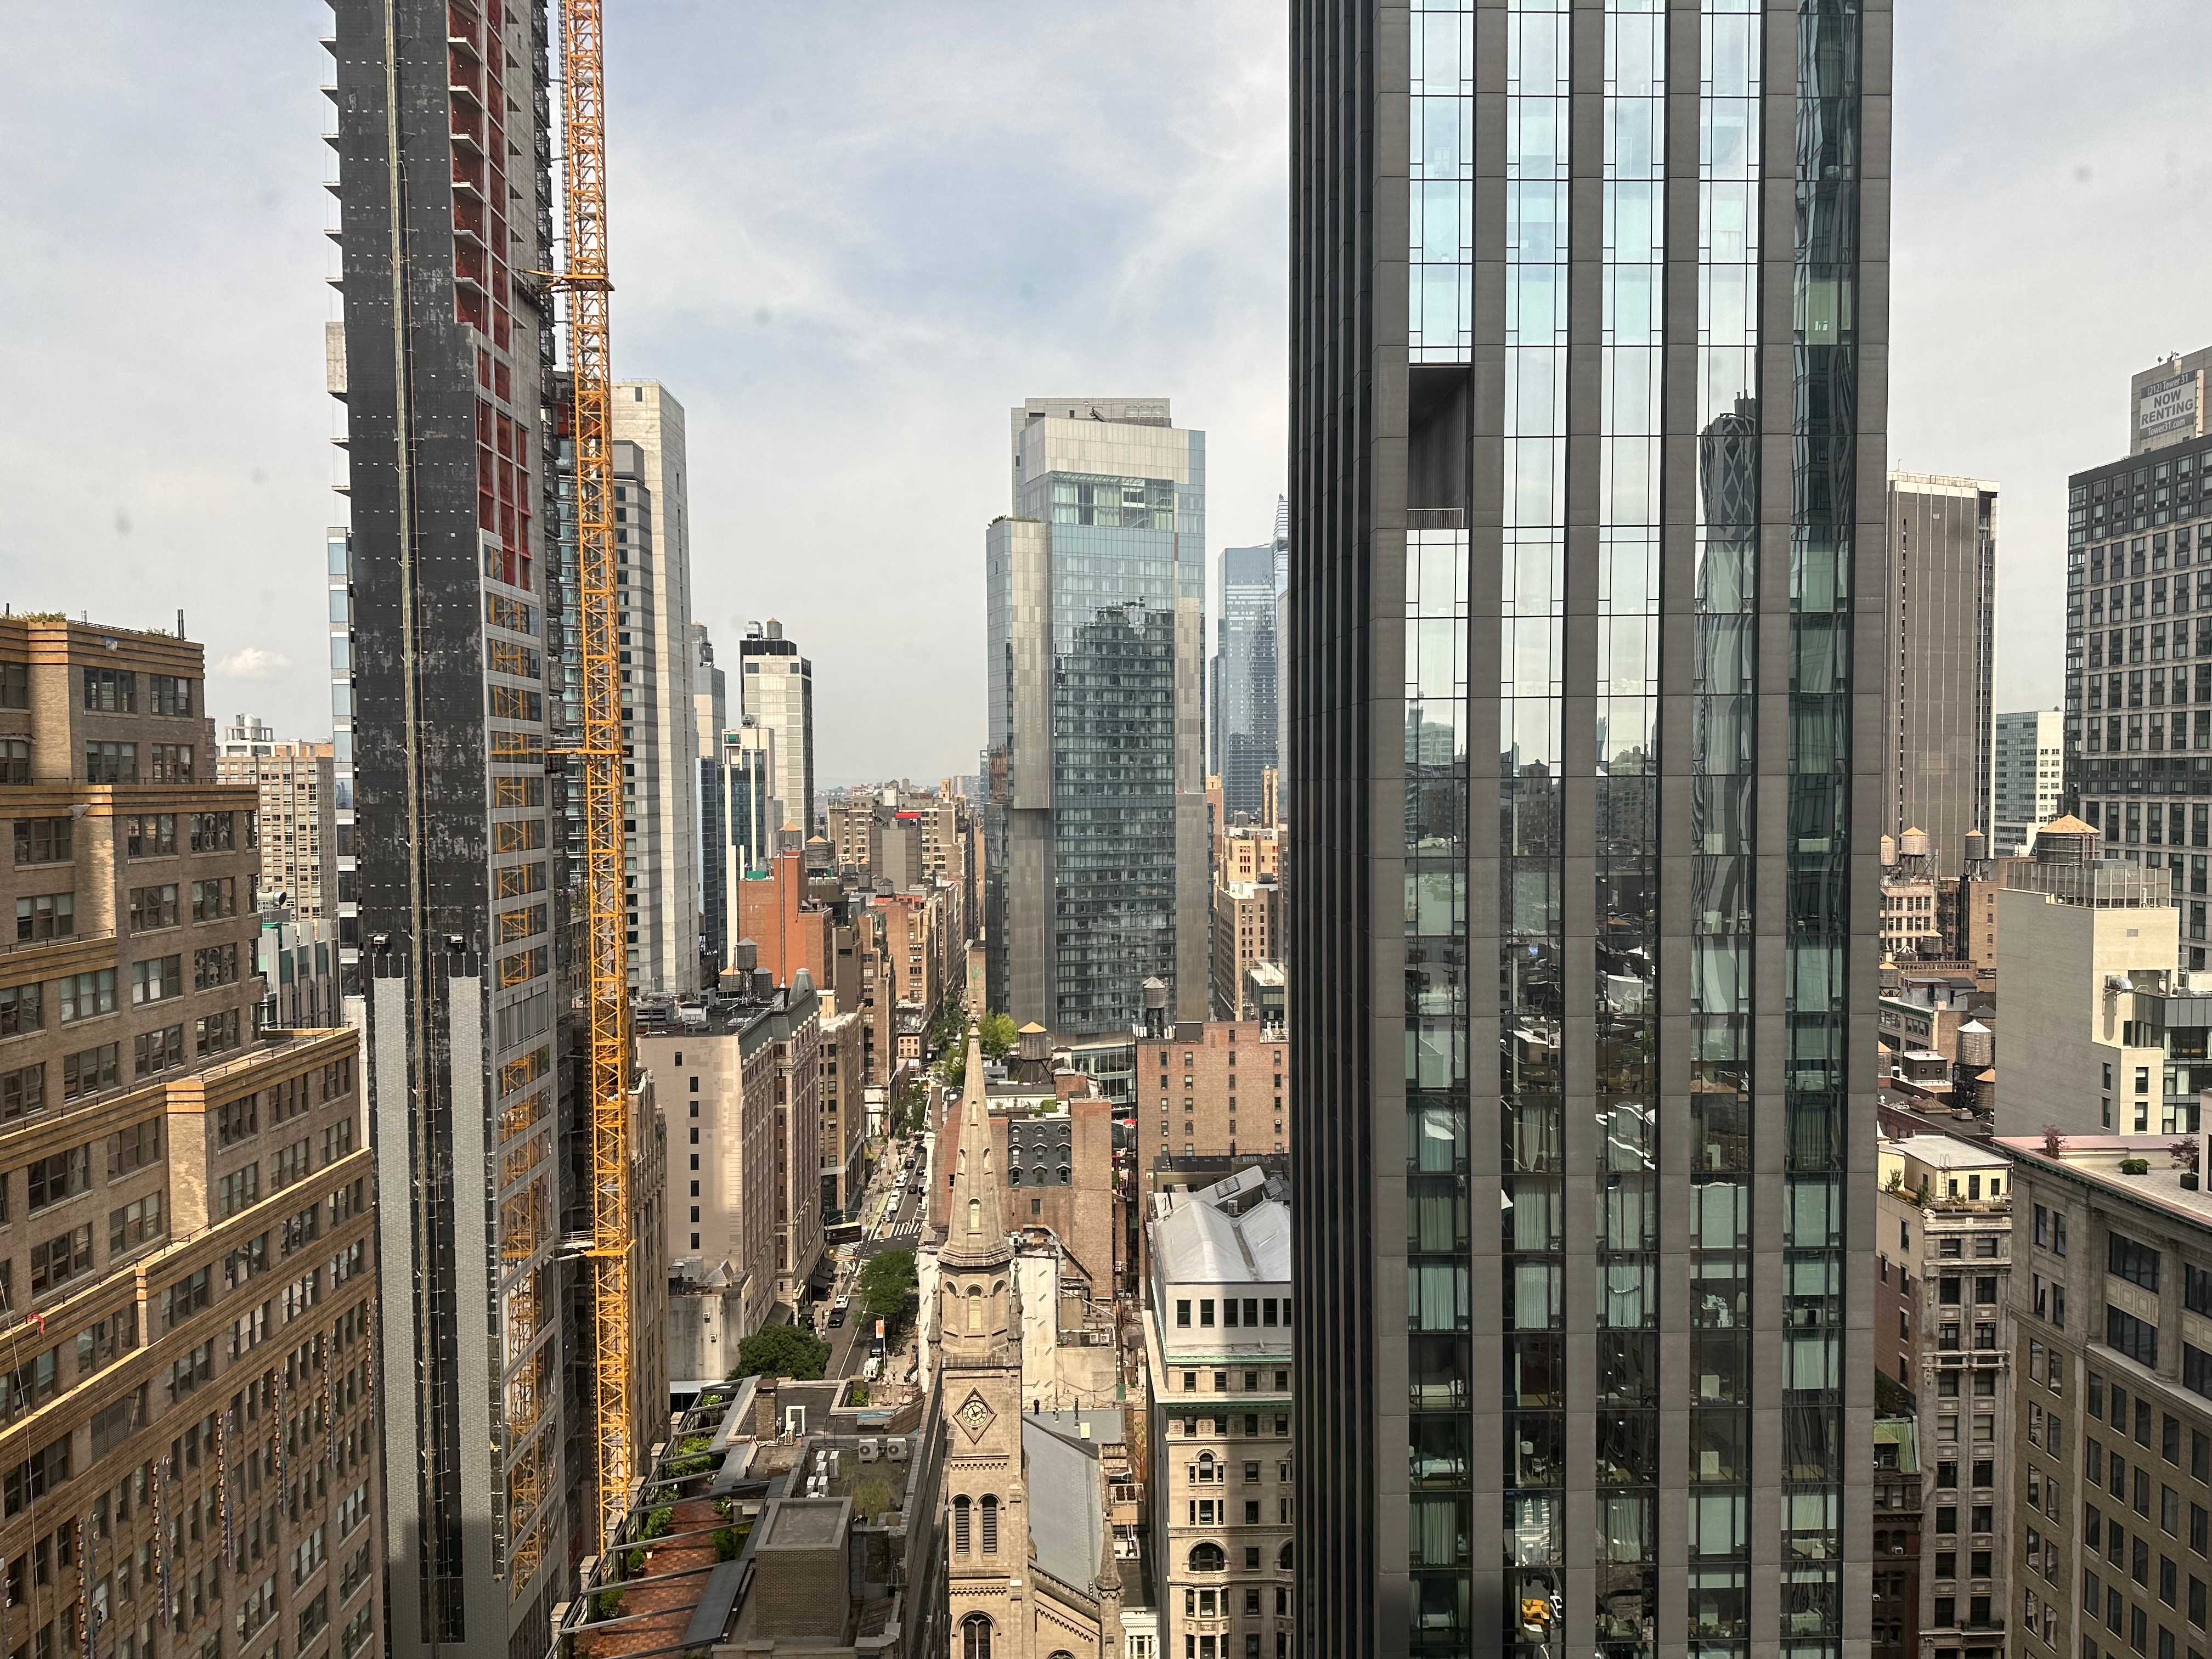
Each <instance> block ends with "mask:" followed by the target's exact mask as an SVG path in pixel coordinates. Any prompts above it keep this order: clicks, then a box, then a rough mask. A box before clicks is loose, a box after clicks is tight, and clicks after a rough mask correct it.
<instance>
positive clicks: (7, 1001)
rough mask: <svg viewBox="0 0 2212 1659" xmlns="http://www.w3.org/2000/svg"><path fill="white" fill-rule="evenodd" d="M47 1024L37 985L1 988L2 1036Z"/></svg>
mask: <svg viewBox="0 0 2212 1659" xmlns="http://www.w3.org/2000/svg"><path fill="white" fill-rule="evenodd" d="M44 1024H46V1019H45V1017H44V1013H43V1012H42V1009H41V1006H40V988H39V987H38V986H36V985H11V986H9V987H7V988H6V989H4V990H0V1036H16V1035H18V1034H19V1033H21V1032H24V1031H35V1030H39V1029H40V1027H41V1026H43V1025H44Z"/></svg>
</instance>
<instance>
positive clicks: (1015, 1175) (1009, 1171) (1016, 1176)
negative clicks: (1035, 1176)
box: [1006, 1164, 1022, 1187]
mask: <svg viewBox="0 0 2212 1659" xmlns="http://www.w3.org/2000/svg"><path fill="white" fill-rule="evenodd" d="M1021 1184H1022V1166H1021V1165H1020V1164H1009V1165H1008V1166H1007V1167H1006V1185H1008V1186H1009V1187H1018V1186H1020V1185H1021Z"/></svg>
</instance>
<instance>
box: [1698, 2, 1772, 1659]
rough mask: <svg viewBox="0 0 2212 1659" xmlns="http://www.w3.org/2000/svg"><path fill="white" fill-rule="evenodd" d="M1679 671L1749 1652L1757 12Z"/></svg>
mask: <svg viewBox="0 0 2212 1659" xmlns="http://www.w3.org/2000/svg"><path fill="white" fill-rule="evenodd" d="M1699 24H1700V39H1699V98H1698V107H1699V136H1698V331H1699V334H1698V338H1699V348H1698V364H1699V384H1698V430H1699V445H1698V451H1699V454H1698V471H1699V478H1698V501H1697V511H1698V519H1697V532H1696V534H1697V571H1696V578H1695V581H1694V584H1693V605H1694V608H1695V615H1694V617H1693V618H1692V626H1693V629H1694V635H1693V637H1694V639H1695V647H1694V651H1695V654H1694V658H1693V661H1692V686H1691V690H1692V704H1691V745H1692V755H1691V757H1690V760H1691V770H1692V793H1691V802H1692V808H1691V810H1692V823H1691V836H1692V849H1691V851H1692V860H1691V864H1692V870H1691V885H1692V901H1691V903H1692V918H1691V922H1692V933H1693V935H1694V937H1693V939H1692V984H1691V987H1690V1009H1691V1043H1692V1060H1691V1067H1692V1075H1691V1082H1690V1087H1691V1100H1690V1106H1691V1115H1690V1133H1691V1135H1692V1143H1691V1147H1690V1158H1689V1164H1690V1170H1691V1183H1692V1184H1691V1191H1690V1200H1691V1214H1690V1242H1691V1250H1690V1278H1691V1283H1690V1297H1689V1302H1690V1324H1691V1339H1690V1340H1691V1349H1692V1353H1691V1364H1690V1374H1691V1379H1692V1387H1691V1394H1690V1399H1691V1412H1690V1469H1689V1478H1690V1498H1689V1513H1690V1537H1689V1541H1688V1542H1689V1571H1688V1575H1687V1576H1688V1589H1689V1600H1688V1609H1689V1629H1688V1631H1687V1632H1686V1637H1687V1639H1688V1641H1689V1644H1690V1646H1691V1650H1692V1653H1693V1654H1694V1655H1697V1656H1699V1659H1723V1656H1734V1655H1736V1654H1740V1653H1742V1652H1745V1651H1747V1650H1748V1645H1749V1641H1750V1638H1751V1634H1752V1632H1751V1626H1750V1594H1751V1592H1750V1573H1749V1559H1750V1556H1749V1538H1748V1527H1749V1520H1750V1515H1749V1510H1750V1486H1751V1473H1752V1471H1751V1463H1750V1451H1751V1412H1750V1407H1751V1405H1752V1397H1751V1335H1750V1325H1751V1256H1750V1251H1749V1246H1750V1243H1751V1237H1750V1231H1751V1203H1750V1186H1749V1178H1750V1171H1751V1167H1752V1124H1753V1109H1752V1097H1751V1061H1752V1054H1751V1020H1750V1014H1751V996H1752V985H1753V973H1754V971H1755V969H1756V966H1757V964H1756V963H1755V962H1754V960H1753V944H1752V927H1753V861H1752V850H1753V848H1752V842H1753V829H1754V825H1753V805H1752V804H1753V771H1754V769H1755V765H1754V763H1755V760H1756V756H1755V753H1754V744H1755V741H1756V730H1757V728H1756V724H1755V717H1754V712H1753V710H1754V701H1755V700H1754V696H1753V690H1754V686H1755V684H1756V675H1757V662H1756V633H1755V627H1756V617H1755V612H1756V611H1757V609H1758V602H1759V592H1758V544H1759V400H1758V396H1757V390H1756V389H1757V386H1758V344H1759V335H1758V318H1759V97H1760V92H1761V85H1760V73H1759V64H1760V54H1761V52H1762V50H1763V46H1762V35H1763V30H1762V27H1761V25H1762V19H1761V17H1760V15H1759V11H1758V9H1757V0H1705V5H1704V7H1703V11H1702V15H1701V16H1700V18H1699Z"/></svg>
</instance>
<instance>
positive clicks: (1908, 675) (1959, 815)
mask: <svg viewBox="0 0 2212 1659" xmlns="http://www.w3.org/2000/svg"><path fill="white" fill-rule="evenodd" d="M1887 528H1888V535H1887V551H1888V559H1889V568H1888V581H1887V586H1886V588H1885V592H1887V594H1888V596H1889V605H1890V606H1891V611H1890V616H1889V639H1888V651H1889V662H1888V664H1887V669H1886V671H1885V672H1884V675H1883V680H1882V693H1883V704H1882V738H1883V752H1882V770H1883V775H1884V778H1885V782H1884V786H1883V788H1884V800H1885V805H1884V809H1883V810H1884V816H1885V818H1886V820H1887V821H1886V822H1885V823H1884V824H1883V826H1882V827H1883V828H1884V829H1886V830H1887V831H1888V832H1889V833H1890V834H1891V835H1893V836H1902V835H1903V834H1904V833H1905V831H1906V830H1907V829H1914V828H1917V829H1922V830H1923V831H1925V832H1926V834H1927V836H1928V841H1929V858H1930V860H1931V862H1932V865H1933V866H1934V870H1935V872H1936V874H1938V875H1941V876H1956V875H1958V874H1959V872H1960V856H1961V854H1960V848H1963V847H1964V846H1965V844H1966V832H1967V831H1968V830H1971V829H1979V830H1982V831H1984V833H1986V832H1987V831H1988V830H1989V829H1990V822H1991V807H1992V805H1993V802H1992V786H1993V771H1992V765H1991V760H1992V755H1991V744H1992V743H1993V742H1994V726H1995V720H1996V705H1995V704H1994V703H1993V702H1991V700H1990V699H1991V692H1990V683H1991V680H1990V677H1991V673H1992V669H1993V665H1994V663H1995V660H1996V597H1997V587H1996V583H1997V487H1996V485H1995V484H1994V483H1989V482H1987V481H1986V480H1984V479H1979V478H1944V477H1929V476H1925V475H1923V474H1920V473H1913V472H1893V473H1891V474H1890V475H1889V514H1888V526H1887ZM2040 821H2041V820H2039V822H2040Z"/></svg>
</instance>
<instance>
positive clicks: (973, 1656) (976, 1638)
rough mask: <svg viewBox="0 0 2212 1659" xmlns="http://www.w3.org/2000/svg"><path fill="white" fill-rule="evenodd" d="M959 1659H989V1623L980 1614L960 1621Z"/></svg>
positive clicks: (970, 1614) (974, 1614) (973, 1614)
mask: <svg viewBox="0 0 2212 1659" xmlns="http://www.w3.org/2000/svg"><path fill="white" fill-rule="evenodd" d="M960 1501H961V1502H963V1503H964V1502H966V1500H965V1499H964V1498H963V1499H962V1500H960ZM959 1659H991V1621H990V1620H988V1619H987V1618H985V1617H984V1616H983V1615H982V1614H981V1613H969V1615H968V1616H967V1617H966V1618H965V1619H963V1620H961V1621H960V1655H959Z"/></svg>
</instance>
